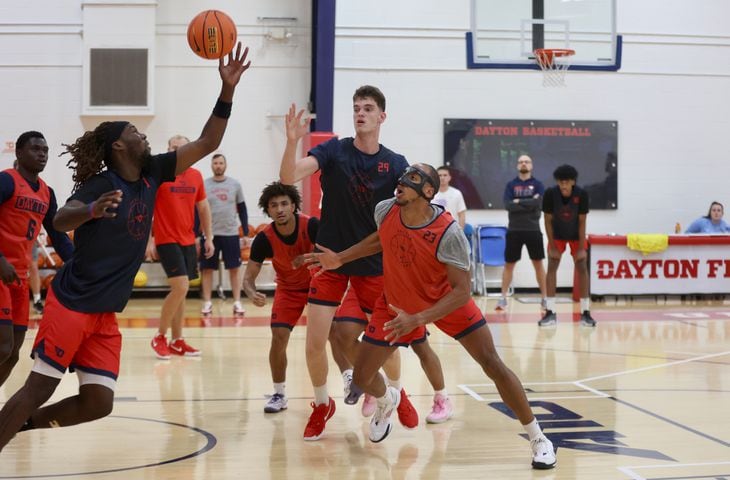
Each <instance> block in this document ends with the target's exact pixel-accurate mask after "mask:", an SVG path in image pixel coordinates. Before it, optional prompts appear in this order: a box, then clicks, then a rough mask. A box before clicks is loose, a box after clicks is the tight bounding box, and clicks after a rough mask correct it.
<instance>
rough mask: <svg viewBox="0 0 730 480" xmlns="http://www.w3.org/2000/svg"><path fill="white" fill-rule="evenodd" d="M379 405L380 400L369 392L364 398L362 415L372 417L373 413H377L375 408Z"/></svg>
mask: <svg viewBox="0 0 730 480" xmlns="http://www.w3.org/2000/svg"><path fill="white" fill-rule="evenodd" d="M377 407H378V401H377V400H376V399H375V397H373V396H372V395H370V394H369V393H366V394H365V396H364V397H363V399H362V416H363V417H371V416H372V415H373V413H375V409H376V408H377Z"/></svg>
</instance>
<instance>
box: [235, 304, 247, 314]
mask: <svg viewBox="0 0 730 480" xmlns="http://www.w3.org/2000/svg"><path fill="white" fill-rule="evenodd" d="M245 314H246V309H245V308H243V305H241V302H233V316H234V317H242V316H244V315H245Z"/></svg>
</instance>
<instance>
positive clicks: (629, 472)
mask: <svg viewBox="0 0 730 480" xmlns="http://www.w3.org/2000/svg"><path fill="white" fill-rule="evenodd" d="M715 465H730V462H707V463H675V464H671V465H632V466H628V467H616V468H617V469H618V470H619V471H620V472H621V473H623V474H624V475H626V476H628V477H631V479H632V480H647V479H646V478H645V477H642V476H641V475H639V474H638V473H637V472H635V471H634V470H647V469H650V468H663V469H664V468H683V467H708V466H709V467H711V466H715ZM716 476H717V474H708V475H707V476H706V477H707V478H711V477H716Z"/></svg>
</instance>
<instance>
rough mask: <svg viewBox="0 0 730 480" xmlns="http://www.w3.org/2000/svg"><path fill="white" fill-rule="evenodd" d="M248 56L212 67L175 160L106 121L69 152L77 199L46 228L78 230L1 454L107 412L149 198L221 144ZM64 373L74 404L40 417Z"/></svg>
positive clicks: (7, 417) (0, 420)
mask: <svg viewBox="0 0 730 480" xmlns="http://www.w3.org/2000/svg"><path fill="white" fill-rule="evenodd" d="M247 55H248V48H246V49H245V50H244V51H243V53H241V44H240V43H239V44H238V47H237V49H236V53H235V56H234V55H233V53H230V54H229V55H228V62H227V63H226V62H224V60H223V59H222V58H221V59H220V60H219V63H218V71H219V73H220V77H221V80H222V87H221V92H220V96H219V97H218V101H217V103H216V105H215V108H214V109H213V113H212V115H211V116H210V118H209V119H208V121H207V123H206V124H205V126H204V127H203V131H202V132H201V134H200V138H198V139H197V140H195V141H194V142H190V143H188V144H187V145H185V146H182V147H180V148H179V149H178V150H177V151H175V152H168V153H163V154H161V155H155V156H152V155H150V147H149V143H148V142H147V137H146V135H145V134H143V133H141V132H139V131H138V130H137V128H136V127H135V126H134V125H132V124H131V123H129V122H123V121H116V122H104V123H102V124H101V125H99V126H98V127H97V128H96V129H95V130H94V131H91V132H86V133H85V134H84V135H83V136H81V137H80V138H79V139H77V140H76V142H75V143H74V144H72V145H66V149H67V152H68V153H69V154H71V160H70V161H69V166H70V167H71V168H72V169H73V170H74V174H73V180H74V182H75V185H74V192H73V194H72V195H71V197H70V198H69V200H68V202H67V203H66V205H64V206H63V207H62V208H61V209H59V210H58V213H57V214H56V216H55V218H54V221H53V224H54V226H55V227H56V228H57V229H58V230H60V231H69V230H75V234H74V242H75V247H76V250H75V251H74V255H73V257H72V258H71V260H70V261H69V262H67V263H66V264H64V266H63V268H61V270H60V271H59V272H58V274H57V275H56V277H55V278H54V280H53V283H52V284H51V288H50V289H49V293H48V298H47V302H46V308H45V310H44V312H43V320H42V321H41V325H40V328H39V330H38V334H37V335H36V339H35V343H34V345H33V353H32V355H33V357H34V359H35V363H34V364H33V368H32V370H31V373H30V375H29V376H28V379H27V380H26V382H25V385H23V387H22V388H21V389H20V390H19V391H18V392H17V393H16V394H15V395H13V396H12V398H10V400H8V402H7V403H6V404H5V406H4V407H3V409H2V410H0V449H2V448H3V447H5V445H6V444H7V443H8V442H9V441H10V439H11V438H12V437H13V436H14V435H15V434H16V433H17V432H18V431H19V430H29V429H33V428H50V427H65V426H69V425H76V424H79V423H84V422H89V421H91V420H96V419H98V418H102V417H104V416H106V415H108V414H109V413H110V412H111V411H112V406H113V401H114V388H115V386H116V379H117V375H118V374H119V357H120V353H121V347H122V339H121V334H120V333H119V328H118V327H117V321H116V315H115V312H121V311H122V310H123V309H124V307H125V305H126V304H127V301H128V300H129V297H130V295H131V292H132V285H133V281H134V276H135V274H136V273H137V270H138V269H139V267H140V265H141V263H142V260H143V259H144V255H145V248H146V246H147V239H148V237H149V233H150V227H151V222H152V209H153V206H154V201H155V194H156V193H157V189H158V188H159V186H160V184H161V183H162V182H166V181H172V180H173V179H174V178H175V175H176V174H177V173H180V172H182V171H183V170H185V169H186V168H188V167H190V166H191V165H193V164H194V163H195V162H197V161H198V160H200V159H201V158H203V157H205V156H206V155H208V154H209V153H211V152H213V151H214V150H215V149H216V148H218V145H220V142H221V139H222V138H223V134H224V132H225V130H226V125H227V123H228V117H229V116H230V113H231V106H232V101H233V93H234V91H235V89H236V85H237V84H238V82H239V80H240V79H241V75H242V74H243V73H244V72H245V71H246V70H247V69H248V68H249V66H250V64H251V62H247V61H246V57H247ZM112 246H113V253H110V250H111V248H112ZM67 368H68V369H70V370H71V371H74V370H76V372H77V374H78V379H79V392H78V395H75V396H71V397H68V398H65V399H63V400H61V401H59V402H57V403H54V404H51V405H48V406H45V407H43V408H40V407H41V405H43V404H44V403H45V402H46V401H47V400H48V399H49V398H50V397H51V395H52V394H53V392H54V390H55V389H56V387H57V386H58V384H59V382H60V381H61V378H62V377H63V374H64V372H65V371H66V369H67Z"/></svg>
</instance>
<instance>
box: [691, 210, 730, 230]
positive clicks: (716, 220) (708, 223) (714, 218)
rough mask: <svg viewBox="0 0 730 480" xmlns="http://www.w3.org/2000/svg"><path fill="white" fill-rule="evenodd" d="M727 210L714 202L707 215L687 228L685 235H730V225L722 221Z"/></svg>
mask: <svg viewBox="0 0 730 480" xmlns="http://www.w3.org/2000/svg"><path fill="white" fill-rule="evenodd" d="M724 212H725V208H724V207H723V206H722V203H720V202H712V203H711V204H710V210H709V211H708V212H707V215H705V216H704V217H700V218H698V219H697V220H695V221H694V222H692V224H691V225H690V226H689V227H687V230H685V232H684V233H730V225H728V224H727V223H726V222H725V220H723V219H722V215H723V213H724Z"/></svg>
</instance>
